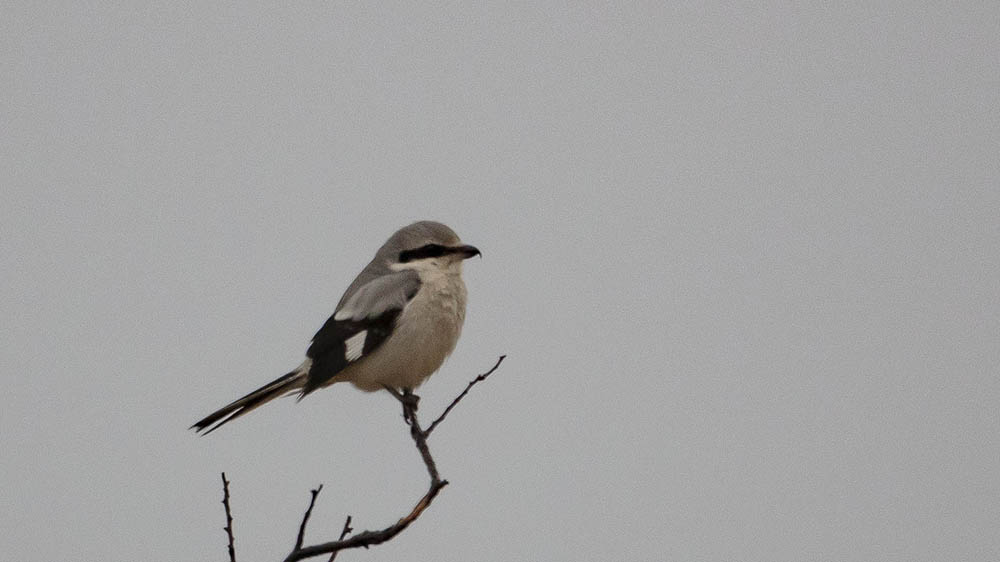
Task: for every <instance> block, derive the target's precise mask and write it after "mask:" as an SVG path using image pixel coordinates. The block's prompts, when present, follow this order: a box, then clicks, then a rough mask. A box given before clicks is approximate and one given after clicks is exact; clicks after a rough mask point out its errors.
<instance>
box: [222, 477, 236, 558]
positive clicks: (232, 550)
mask: <svg viewBox="0 0 1000 562" xmlns="http://www.w3.org/2000/svg"><path fill="white" fill-rule="evenodd" d="M222 505H224V506H225V507H226V526H225V527H223V530H224V531H226V535H227V536H228V537H229V562H236V547H235V546H234V544H233V542H234V541H235V539H234V538H233V513H232V511H230V510H229V480H226V473H225V472H223V473H222Z"/></svg>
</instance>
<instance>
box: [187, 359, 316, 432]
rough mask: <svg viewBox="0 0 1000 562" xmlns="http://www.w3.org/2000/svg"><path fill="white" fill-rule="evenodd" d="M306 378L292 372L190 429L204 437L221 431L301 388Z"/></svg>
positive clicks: (209, 416) (196, 423) (299, 373)
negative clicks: (274, 400)
mask: <svg viewBox="0 0 1000 562" xmlns="http://www.w3.org/2000/svg"><path fill="white" fill-rule="evenodd" d="M305 376H306V373H304V372H302V371H297V370H296V371H292V372H291V373H288V374H287V375H285V376H283V377H279V378H277V379H275V380H273V381H271V382H269V383H267V384H265V385H264V386H262V387H260V388H258V389H257V390H255V391H253V392H251V393H250V394H247V395H246V396H244V397H243V398H240V399H239V400H235V401H233V402H232V403H230V404H227V405H226V406H224V407H222V408H220V409H219V410H217V411H215V412H213V413H212V414H210V415H208V416H206V417H205V418H204V419H201V420H199V421H197V422H195V424H194V425H192V426H191V427H190V428H189V429H194V430H196V431H198V432H199V433H201V432H204V433H202V435H208V434H209V433H212V432H213V431H215V430H216V429H219V428H220V427H221V426H223V425H224V424H226V423H228V422H230V421H232V420H234V419H236V418H238V417H240V416H242V415H243V414H246V413H247V412H249V411H250V410H253V409H254V408H257V407H258V406H261V405H262V404H265V403H267V402H270V401H271V400H273V399H275V398H277V397H279V396H282V395H284V394H287V393H289V392H292V391H294V390H296V389H298V388H300V387H301V386H302V382H303V381H304V378H305ZM220 420H221V421H220ZM216 422H218V423H216ZM213 424H214V425H213ZM210 426H211V427H210Z"/></svg>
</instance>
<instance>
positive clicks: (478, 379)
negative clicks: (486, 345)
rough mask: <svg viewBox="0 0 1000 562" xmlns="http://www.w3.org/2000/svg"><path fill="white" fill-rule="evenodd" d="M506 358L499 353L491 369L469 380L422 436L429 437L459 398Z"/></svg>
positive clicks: (484, 378)
mask: <svg viewBox="0 0 1000 562" xmlns="http://www.w3.org/2000/svg"><path fill="white" fill-rule="evenodd" d="M506 358H507V356H506V355H501V356H500V358H499V359H497V362H496V364H495V365H493V368H492V369H490V370H489V371H486V372H485V373H483V374H481V375H479V376H478V377H476V378H474V379H472V380H471V381H469V384H468V386H466V387H465V390H463V391H462V393H461V394H459V395H458V396H457V397H456V398H455V399H454V400H452V401H451V404H448V407H447V408H445V409H444V412H441V415H440V416H438V419H436V420H434V421H433V422H432V423H431V425H430V426H428V427H427V430H426V431H424V437H429V436H430V434H431V432H432V431H434V428H435V427H437V425H438V424H439V423H441V422H442V421H444V417H445V416H447V415H448V412H450V411H451V409H452V408H454V407H455V405H456V404H458V402H459V400H461V399H462V398H465V395H466V394H468V393H469V390H471V389H472V387H473V386H475V385H476V383H479V382H483V381H484V380H486V377H488V376H490V375H492V374H493V371H496V370H497V369H498V368H499V367H500V363H503V360H504V359H506Z"/></svg>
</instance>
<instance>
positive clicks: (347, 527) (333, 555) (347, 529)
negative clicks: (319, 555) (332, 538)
mask: <svg viewBox="0 0 1000 562" xmlns="http://www.w3.org/2000/svg"><path fill="white" fill-rule="evenodd" d="M353 530H354V529H352V528H351V516H350V515H348V516H347V521H344V529H343V530H342V531H340V538H339V539H337V540H338V541H342V540H344V537H346V536H347V534H348V533H350V532H351V531H353ZM338 552H340V551H339V550H334V551H333V552H332V553H331V554H330V559H329V560H327V561H326V562H333V561H334V560H336V559H337V553H338Z"/></svg>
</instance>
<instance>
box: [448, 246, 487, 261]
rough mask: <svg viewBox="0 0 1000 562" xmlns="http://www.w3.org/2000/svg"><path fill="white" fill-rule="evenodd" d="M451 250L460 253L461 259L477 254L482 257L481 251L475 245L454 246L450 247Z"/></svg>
mask: <svg viewBox="0 0 1000 562" xmlns="http://www.w3.org/2000/svg"><path fill="white" fill-rule="evenodd" d="M452 251H453V252H455V253H456V254H460V255H461V256H462V259H463V260H467V259H469V258H471V257H472V256H479V257H480V258H482V257H483V254H482V252H480V251H479V248H477V247H475V246H455V247H454V248H452Z"/></svg>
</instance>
